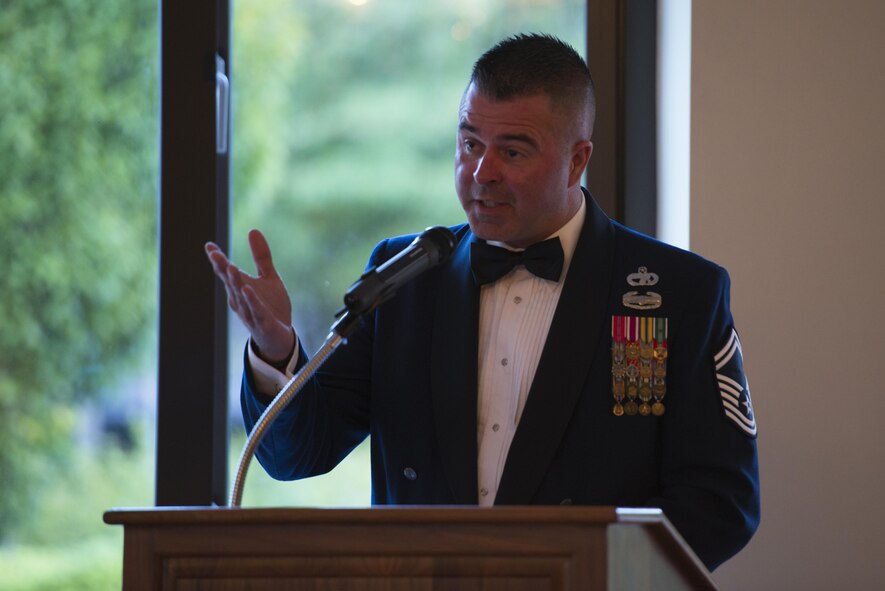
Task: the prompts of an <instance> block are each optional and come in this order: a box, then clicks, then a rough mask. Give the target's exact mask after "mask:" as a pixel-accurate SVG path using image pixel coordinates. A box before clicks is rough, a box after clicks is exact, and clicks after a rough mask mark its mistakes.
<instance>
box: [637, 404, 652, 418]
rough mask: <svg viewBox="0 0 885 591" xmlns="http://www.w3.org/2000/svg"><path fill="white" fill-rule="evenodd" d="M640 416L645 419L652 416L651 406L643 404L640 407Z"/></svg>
mask: <svg viewBox="0 0 885 591" xmlns="http://www.w3.org/2000/svg"><path fill="white" fill-rule="evenodd" d="M639 414H641V415H642V416H644V417H647V416H648V415H650V414H651V406H649V405H648V403H647V402H643V403H642V404H640V405H639Z"/></svg>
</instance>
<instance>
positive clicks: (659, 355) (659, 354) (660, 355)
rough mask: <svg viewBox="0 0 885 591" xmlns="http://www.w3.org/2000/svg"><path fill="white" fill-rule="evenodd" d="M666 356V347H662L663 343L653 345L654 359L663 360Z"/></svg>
mask: <svg viewBox="0 0 885 591" xmlns="http://www.w3.org/2000/svg"><path fill="white" fill-rule="evenodd" d="M666 358H667V347H664V346H663V345H658V346H657V347H655V359H657V360H658V361H663V360H664V359H666Z"/></svg>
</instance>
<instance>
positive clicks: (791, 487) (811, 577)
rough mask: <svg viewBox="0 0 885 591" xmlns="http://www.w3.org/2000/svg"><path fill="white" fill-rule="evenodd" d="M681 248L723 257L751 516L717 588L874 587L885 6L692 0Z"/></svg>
mask: <svg viewBox="0 0 885 591" xmlns="http://www.w3.org/2000/svg"><path fill="white" fill-rule="evenodd" d="M692 27H693V36H692V44H693V46H692V55H693V58H692V59H693V64H692V65H693V70H692V134H691V141H692V149H691V153H692V173H691V202H692V206H691V248H692V250H694V251H696V252H698V253H699V254H702V255H704V256H706V257H708V258H711V259H713V260H715V261H717V262H719V263H721V264H722V265H724V266H725V267H726V268H728V269H729V271H730V273H731V276H732V282H733V286H732V304H733V311H734V313H735V316H736V318H737V326H738V330H739V332H740V333H741V337H742V342H743V346H744V357H745V361H746V366H747V371H748V375H749V380H750V386H751V388H752V392H753V401H754V406H755V409H756V417H757V421H758V423H759V429H760V435H759V447H760V468H761V477H762V510H763V517H762V526H761V527H760V529H759V532H758V533H757V535H756V537H755V538H754V540H753V541H752V542H751V543H750V545H749V546H748V547H747V548H746V549H745V550H744V551H743V552H742V553H741V554H739V555H738V556H737V557H736V558H734V559H733V560H732V561H730V562H729V563H727V564H726V565H724V566H723V567H721V568H720V569H719V570H718V571H717V573H716V575H715V578H716V580H717V581H718V582H719V583H720V585H721V586H722V588H723V589H725V590H729V589H839V590H843V591H847V590H849V589H885V449H883V448H885V197H883V192H885V124H883V121H885V119H883V118H885V1H879V0H868V1H862V0H838V1H837V0H830V1H825V0H740V1H725V0H694V5H693V23H692Z"/></svg>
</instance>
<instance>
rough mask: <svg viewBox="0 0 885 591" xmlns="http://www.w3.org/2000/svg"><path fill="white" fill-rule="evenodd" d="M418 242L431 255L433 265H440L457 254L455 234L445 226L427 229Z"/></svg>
mask: <svg viewBox="0 0 885 591" xmlns="http://www.w3.org/2000/svg"><path fill="white" fill-rule="evenodd" d="M416 241H418V242H421V243H422V246H423V247H424V249H425V250H426V251H427V253H428V254H429V255H430V257H431V259H432V262H431V265H439V264H440V263H444V262H446V261H447V260H449V257H451V256H452V253H453V252H455V242H456V240H455V233H454V232H452V231H451V230H449V229H448V228H446V227H445V226H433V227H430V228H427V229H426V230H424V231H423V232H421V234H420V235H419V236H418V238H417V239H416Z"/></svg>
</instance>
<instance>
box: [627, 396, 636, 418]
mask: <svg viewBox="0 0 885 591" xmlns="http://www.w3.org/2000/svg"><path fill="white" fill-rule="evenodd" d="M624 412H625V413H627V414H628V415H629V416H631V417H632V416H633V415H635V414H636V413H637V412H639V407H638V406H637V405H636V403H635V402H633V401H632V400H630V401H629V402H627V404H625V405H624Z"/></svg>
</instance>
